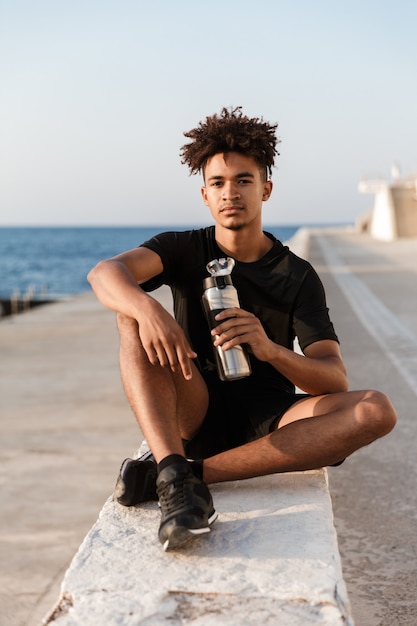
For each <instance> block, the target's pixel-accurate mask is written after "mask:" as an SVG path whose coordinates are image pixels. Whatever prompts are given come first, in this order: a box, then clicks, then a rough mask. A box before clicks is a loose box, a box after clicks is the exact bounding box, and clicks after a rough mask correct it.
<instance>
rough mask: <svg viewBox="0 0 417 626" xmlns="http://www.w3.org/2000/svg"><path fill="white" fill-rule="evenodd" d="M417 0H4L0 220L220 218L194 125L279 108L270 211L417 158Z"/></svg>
mask: <svg viewBox="0 0 417 626" xmlns="http://www.w3.org/2000/svg"><path fill="white" fill-rule="evenodd" d="M416 26H417V2H416V0H397V1H396V2H387V1H386V0H380V1H374V0H368V1H367V0H350V1H349V2H341V1H340V0H315V1H314V2H313V0H292V1H291V2H289V1H288V0H286V1H285V2H283V1H281V0H258V1H257V2H249V1H247V2H243V1H242V0H241V1H236V0H230V1H228V0H211V1H210V2H200V1H199V0H0V225H3V226H5V225H69V224H80V225H107V224H120V225H147V224H148V225H153V224H170V225H175V224H178V225H180V224H204V223H209V222H211V218H210V216H209V215H208V209H207V208H206V207H205V206H204V205H203V203H202V201H201V199H200V193H199V188H200V185H201V180H200V177H199V176H194V177H189V175H188V170H187V168H186V166H184V165H181V163H180V160H179V148H180V146H181V145H182V144H183V143H184V142H185V138H184V137H183V134H182V133H183V131H186V130H189V129H191V128H193V127H194V126H196V125H197V124H198V122H199V121H200V120H201V119H203V118H205V117H206V116H207V115H211V114H212V113H215V112H218V111H220V109H221V108H222V107H223V106H232V105H233V106H237V105H242V106H243V110H244V112H245V113H247V114H248V115H250V116H263V117H264V119H265V120H268V121H271V122H278V123H279V128H278V134H279V137H280V140H281V144H280V148H279V151H280V157H279V158H278V160H277V168H276V169H275V170H274V174H273V181H274V192H273V196H272V197H271V199H270V200H269V202H267V203H266V204H265V206H264V221H265V223H269V224H298V223H316V222H351V221H354V220H355V219H356V218H357V217H358V216H360V215H361V214H362V213H364V212H365V211H366V210H367V209H368V208H370V207H371V206H372V201H373V198H372V196H367V195H361V194H359V193H358V191H357V186H358V182H359V180H360V179H361V178H362V177H383V178H389V177H390V170H391V165H392V163H393V162H394V161H395V162H396V163H398V164H399V165H400V167H401V170H402V173H403V174H404V175H410V174H413V173H415V172H417V119H416V117H417V116H416V111H417V35H416Z"/></svg>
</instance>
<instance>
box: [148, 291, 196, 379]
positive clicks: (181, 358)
mask: <svg viewBox="0 0 417 626" xmlns="http://www.w3.org/2000/svg"><path fill="white" fill-rule="evenodd" d="M137 321H138V324H139V337H140V340H141V342H142V345H143V348H144V350H145V352H146V354H147V357H148V359H149V361H150V362H151V363H152V365H161V366H162V367H170V368H171V370H172V371H173V372H182V374H183V376H184V378H185V379H186V380H190V379H191V378H192V369H191V359H195V357H196V356H197V354H196V353H195V352H194V350H192V349H191V346H190V344H189V343H188V341H187V338H186V336H185V334H184V331H183V330H182V328H181V327H180V325H179V324H178V323H177V322H176V320H175V319H174V318H173V317H172V315H170V314H169V313H168V312H167V311H166V310H165V309H164V307H163V306H161V305H160V304H159V302H157V301H156V300H153V299H152V298H149V301H148V302H147V305H146V306H145V307H144V308H143V309H142V314H141V315H140V318H139V319H138V320H137Z"/></svg>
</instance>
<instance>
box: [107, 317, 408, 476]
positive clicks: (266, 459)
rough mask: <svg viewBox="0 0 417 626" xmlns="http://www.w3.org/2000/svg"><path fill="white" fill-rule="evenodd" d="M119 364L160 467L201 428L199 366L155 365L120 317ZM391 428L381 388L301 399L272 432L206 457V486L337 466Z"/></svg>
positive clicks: (391, 413) (203, 404) (204, 402)
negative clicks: (183, 369)
mask: <svg viewBox="0 0 417 626" xmlns="http://www.w3.org/2000/svg"><path fill="white" fill-rule="evenodd" d="M118 325H119V331H120V337H121V340H120V366H121V374H122V380H123V384H124V388H125V392H126V395H127V397H128V400H129V402H130V405H131V407H132V410H133V412H134V413H135V415H136V417H137V419H138V422H139V425H140V427H141V429H142V432H143V434H144V436H145V438H146V440H147V442H148V443H149V445H150V447H151V449H152V452H153V454H154V456H155V459H156V461H157V462H159V461H160V460H161V459H163V458H165V457H166V456H168V455H170V454H180V455H183V454H184V449H183V444H182V439H183V438H184V439H191V438H192V437H193V435H194V434H195V433H196V432H197V431H198V429H199V427H200V425H201V423H202V421H203V419H204V416H205V413H206V411H207V406H208V392H207V388H206V386H205V383H204V381H203V379H202V377H201V376H200V374H199V372H198V371H197V368H195V367H194V372H193V378H192V379H191V380H190V381H186V380H185V379H184V378H183V376H182V374H180V373H178V374H177V373H173V372H171V370H170V369H168V368H162V367H160V366H158V365H152V364H151V363H150V362H149V360H148V358H147V356H146V354H145V353H144V351H143V348H142V346H141V343H140V339H139V334H138V327H137V323H136V322H135V321H134V320H132V319H130V318H126V317H122V316H119V317H118ZM395 423H396V413H395V410H394V408H393V406H392V404H391V402H390V400H389V399H388V398H387V397H386V396H385V395H384V394H382V393H381V392H379V391H369V390H368V391H351V392H345V393H335V394H329V395H325V396H317V397H313V398H307V399H305V400H301V401H299V402H298V403H296V404H295V405H293V406H292V407H291V408H290V409H289V410H288V411H286V413H285V414H284V416H283V417H282V419H281V421H280V422H279V425H278V428H277V429H276V430H275V431H273V432H272V433H270V434H269V435H267V436H265V437H262V438H261V439H258V440H257V441H253V442H251V443H248V444H245V445H243V446H240V447H238V448H234V449H232V450H228V451H226V452H222V453H221V454H218V455H215V456H212V457H210V458H207V459H205V460H204V480H205V482H206V483H213V482H221V481H227V480H239V479H243V478H250V477H253V476H261V475H266V474H272V473H278V472H290V471H300V470H307V469H316V468H319V467H323V466H327V465H331V464H334V463H337V462H338V461H340V460H341V459H343V458H345V457H347V456H349V455H350V454H352V453H353V452H355V450H358V449H359V448H361V447H363V446H366V445H368V444H370V443H371V442H372V441H374V440H375V439H378V438H379V437H382V436H384V435H386V434H387V433H389V432H390V430H392V428H393V427H394V425H395Z"/></svg>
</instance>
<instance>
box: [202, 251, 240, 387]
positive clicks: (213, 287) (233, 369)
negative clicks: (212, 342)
mask: <svg viewBox="0 0 417 626" xmlns="http://www.w3.org/2000/svg"><path fill="white" fill-rule="evenodd" d="M234 265H235V262H234V259H231V258H230V257H228V258H225V259H214V260H213V261H210V263H208V264H207V266H206V267H207V271H208V272H209V274H211V276H209V277H208V278H205V279H204V282H203V286H204V292H203V305H204V311H205V313H206V317H207V321H208V324H209V327H210V330H211V329H212V328H215V327H216V326H217V325H218V324H219V322H218V321H217V320H215V319H214V318H215V316H216V315H217V314H218V313H220V311H223V310H224V309H231V308H232V307H238V306H240V305H239V298H238V295H237V291H236V289H235V287H234V286H233V283H232V278H231V276H230V273H231V271H232V269H233V268H234ZM217 337H218V336H217V335H216V337H215V339H217ZM214 352H215V355H216V363H217V371H218V374H219V377H220V379H221V380H237V379H238V378H244V377H245V376H250V374H251V367H250V363H249V358H248V355H247V353H246V351H245V349H244V348H243V347H242V346H235V347H233V348H230V349H229V350H222V348H221V346H215V347H214Z"/></svg>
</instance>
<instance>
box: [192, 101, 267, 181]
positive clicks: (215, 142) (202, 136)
mask: <svg viewBox="0 0 417 626" xmlns="http://www.w3.org/2000/svg"><path fill="white" fill-rule="evenodd" d="M277 127H278V124H269V123H268V122H264V121H263V118H258V117H253V118H249V117H247V116H246V115H243V113H242V107H240V106H239V107H235V108H230V109H227V108H226V107H224V108H223V109H222V111H221V113H220V114H219V115H217V113H215V114H214V115H212V116H211V117H206V119H205V121H204V122H200V123H199V125H198V126H197V128H193V129H192V130H190V131H188V132H185V133H184V136H185V137H188V138H190V139H192V142H191V143H187V144H184V145H183V146H182V147H181V150H180V156H181V163H183V164H186V165H188V167H189V170H190V174H197V173H198V172H203V174H204V168H205V166H206V163H207V161H208V160H209V159H210V158H211V157H212V156H214V155H215V154H219V153H224V154H227V153H228V152H240V153H241V154H244V155H246V156H250V157H252V158H253V159H254V161H255V163H256V164H257V165H258V167H259V169H260V170H261V172H262V173H264V175H266V174H267V173H268V174H269V176H271V174H272V167H273V166H274V160H275V156H277V155H279V152H277V149H276V145H277V143H279V140H278V139H277V137H276V129H277Z"/></svg>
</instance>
